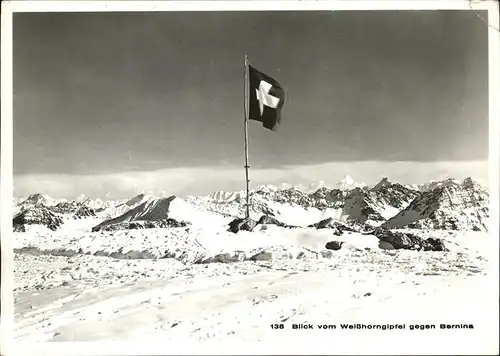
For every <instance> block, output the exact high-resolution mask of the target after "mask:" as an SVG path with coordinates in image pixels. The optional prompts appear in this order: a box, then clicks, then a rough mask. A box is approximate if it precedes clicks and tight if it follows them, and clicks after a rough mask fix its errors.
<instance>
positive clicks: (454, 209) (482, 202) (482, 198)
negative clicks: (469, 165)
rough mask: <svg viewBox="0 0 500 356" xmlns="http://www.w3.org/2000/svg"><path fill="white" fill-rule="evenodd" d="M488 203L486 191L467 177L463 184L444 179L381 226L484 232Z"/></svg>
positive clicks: (485, 229)
mask: <svg viewBox="0 0 500 356" xmlns="http://www.w3.org/2000/svg"><path fill="white" fill-rule="evenodd" d="M488 203H489V198H488V193H487V191H486V190H485V189H483V188H482V187H480V186H479V185H478V184H476V183H474V182H473V181H472V180H471V179H470V178H466V179H465V180H464V181H463V182H462V183H460V182H457V181H455V180H446V181H444V182H442V183H441V184H439V185H437V187H435V188H434V189H429V190H427V191H425V192H423V193H422V194H421V195H420V196H419V197H418V198H416V199H415V200H414V201H412V202H411V204H410V205H409V206H408V207H407V208H406V209H404V210H402V211H400V212H399V213H398V214H397V215H396V216H394V217H393V218H391V219H389V220H388V221H386V222H385V223H384V224H383V225H382V226H383V227H386V228H401V227H409V228H417V229H436V230H463V231H466V230H474V231H487V228H488V226H487V222H488V216H489V208H488Z"/></svg>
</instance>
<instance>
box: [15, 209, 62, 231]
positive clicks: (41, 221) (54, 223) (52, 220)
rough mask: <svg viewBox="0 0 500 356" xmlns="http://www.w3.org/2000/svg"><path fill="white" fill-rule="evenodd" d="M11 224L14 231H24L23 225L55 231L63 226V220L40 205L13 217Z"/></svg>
mask: <svg viewBox="0 0 500 356" xmlns="http://www.w3.org/2000/svg"><path fill="white" fill-rule="evenodd" d="M12 224H13V227H14V231H25V225H43V226H46V227H47V228H49V229H50V230H57V229H58V228H59V227H60V226H61V225H62V224H63V220H62V218H61V217H59V216H57V215H56V214H54V213H52V212H51V211H50V210H49V208H48V207H46V206H44V205H43V204H41V205H37V206H33V207H31V208H28V209H26V210H24V211H23V212H21V213H19V214H17V215H16V216H14V218H13V219H12Z"/></svg>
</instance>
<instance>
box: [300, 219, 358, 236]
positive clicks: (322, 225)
mask: <svg viewBox="0 0 500 356" xmlns="http://www.w3.org/2000/svg"><path fill="white" fill-rule="evenodd" d="M308 227H315V228H316V229H333V230H334V232H333V234H334V235H337V236H340V235H342V234H343V233H344V232H345V231H347V232H355V231H358V230H356V229H354V228H353V227H350V226H348V225H346V224H343V223H341V222H339V221H337V220H334V219H333V218H326V219H323V220H321V221H320V222H317V223H315V224H311V225H309V226H308Z"/></svg>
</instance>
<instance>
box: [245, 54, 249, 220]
mask: <svg viewBox="0 0 500 356" xmlns="http://www.w3.org/2000/svg"><path fill="white" fill-rule="evenodd" d="M244 93H245V96H244V98H245V100H244V112H245V113H244V117H245V121H244V130H245V182H246V217H247V218H249V217H250V190H249V183H250V180H249V179H248V169H249V168H250V166H249V165H248V56H247V55H246V54H245V89H244Z"/></svg>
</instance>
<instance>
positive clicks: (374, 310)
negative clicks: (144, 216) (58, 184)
mask: <svg viewBox="0 0 500 356" xmlns="http://www.w3.org/2000/svg"><path fill="white" fill-rule="evenodd" d="M177 211H179V212H181V211H182V210H181V209H178V210H177ZM189 213H190V214H193V211H189ZM179 214H180V213H179ZM203 214H205V215H203ZM181 215H182V214H181ZM179 217H181V216H179ZM211 217H213V216H212V215H210V214H209V213H203V212H199V215H198V216H197V219H193V220H194V221H199V222H201V221H205V222H206V221H208V220H207V219H209V218H211ZM218 219H219V220H218V221H217V222H216V223H214V222H213V223H212V224H211V225H210V226H212V227H211V228H210V229H206V228H203V226H202V224H201V223H199V224H193V225H190V226H188V227H185V228H172V229H145V230H126V231H115V232H96V233H91V232H89V229H88V228H86V227H85V226H87V227H88V226H92V224H93V223H94V222H95V221H91V220H88V221H86V222H85V221H79V222H77V223H75V224H78V226H77V225H74V226H72V227H71V228H69V227H67V228H66V229H61V230H59V231H56V232H53V231H50V230H48V229H44V228H41V227H40V228H30V229H29V230H28V231H27V232H26V233H16V234H15V238H14V242H15V245H16V246H15V251H16V252H17V253H16V254H15V295H14V297H15V310H14V311H15V321H16V324H15V326H16V328H15V331H14V334H15V337H16V341H17V342H20V343H21V344H19V347H21V345H22V347H28V345H32V344H31V342H38V341H72V342H87V341H94V342H103V341H105V342H110V341H115V342H118V343H116V344H112V345H110V344H107V347H108V348H109V347H111V348H112V349H113V348H114V350H115V351H114V352H115V353H120V354H137V352H139V353H141V354H145V353H147V354H151V353H154V352H155V350H156V351H158V350H162V352H161V353H163V354H165V353H174V354H187V353H207V352H209V350H212V352H216V353H217V352H225V353H234V354H242V353H244V354H251V353H261V354H262V353H267V354H270V353H276V352H280V353H309V354H313V353H323V354H325V353H344V354H360V353H371V354H373V353H384V352H387V353H401V354H423V353H435V354H438V353H445V354H495V352H497V344H498V311H497V310H492V307H494V306H497V305H498V296H497V295H496V294H495V293H494V292H493V291H494V289H491V288H489V287H490V286H491V285H492V283H496V282H495V281H494V280H493V279H492V274H491V273H489V272H488V271H490V270H491V261H492V260H494V254H495V253H498V252H497V251H496V250H495V249H494V246H495V244H494V242H493V241H492V236H491V235H488V234H487V233H481V232H468V233H461V232H447V231H441V232H437V231H432V232H430V231H429V232H423V231H419V233H420V234H424V235H426V237H431V236H432V237H440V238H443V239H445V241H446V246H447V247H448V248H449V249H450V252H417V251H405V250H383V249H381V248H379V246H378V239H377V238H376V237H374V236H371V235H361V234H358V233H350V234H344V235H342V236H333V235H332V233H331V232H330V231H329V230H328V229H323V230H315V229H307V228H300V229H286V228H279V227H276V226H268V227H267V228H266V229H260V230H259V231H255V232H252V233H248V232H240V233H238V234H232V233H229V232H226V231H225V230H224V229H223V226H224V225H223V223H225V222H226V219H225V218H222V217H220V216H219V217H218ZM330 240H337V241H345V244H344V246H342V248H341V249H340V250H339V251H329V253H326V251H325V250H324V244H325V242H327V241H330ZM256 251H268V252H270V253H271V255H272V260H271V261H248V260H246V261H243V262H232V263H206V264H193V263H191V262H192V261H193V260H194V259H195V258H196V256H213V255H215V254H217V253H221V252H229V253H233V252H240V253H247V254H248V255H250V254H253V253H255V252H256ZM127 252H130V253H129V254H127ZM113 253H114V254H113ZM107 256H114V257H117V258H111V257H107ZM162 256H163V257H165V256H167V257H169V258H162V259H158V258H159V257H162ZM129 258H134V259H129ZM358 323H359V324H365V325H386V324H404V325H405V329H395V330H366V329H361V330H359V329H345V330H344V329H342V326H341V325H342V324H358ZM274 324H278V325H280V324H283V329H279V326H278V329H273V328H272V325H274ZM293 324H304V325H309V324H312V325H313V329H312V330H305V329H293V326H292V325H293ZM323 324H328V325H334V326H335V327H336V329H327V330H322V329H319V327H318V325H323ZM440 324H450V325H462V324H464V325H470V324H472V325H473V326H474V328H473V329H467V328H462V329H440ZM412 325H435V326H436V329H434V330H429V329H424V330H420V329H412ZM124 341H126V342H127V343H126V344H124V343H123V342H124ZM133 342H136V344H135V345H136V346H135V347H134V344H131V343H133ZM89 345H91V344H89ZM125 345H127V346H125ZM138 345H139V346H140V349H138V348H137V346H138ZM200 345H201V346H200ZM230 345H232V346H231V347H230ZM243 345H246V346H243ZM38 347H39V348H40V347H41V350H45V351H46V352H47V353H49V354H56V353H57V350H59V351H60V352H61V353H62V354H68V349H67V348H62V349H61V348H60V346H59V344H58V343H54V342H51V343H48V344H43V346H42V345H41V344H40V345H39V346H38ZM87 347H88V346H87ZM197 347H198V348H197ZM112 349H108V350H109V352H110V353H113V351H111V350H112ZM19 350H21V348H20V349H19ZM71 350H72V352H75V353H76V354H78V352H84V350H85V347H77V348H73V347H72V348H71ZM95 350H98V351H95ZM117 350H119V352H118V351H117ZM39 351H40V350H39ZM87 351H88V349H87ZM88 352H89V353H94V354H95V353H96V352H98V353H99V354H105V353H106V352H105V351H104V349H102V348H97V349H94V351H93V352H92V351H88Z"/></svg>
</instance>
